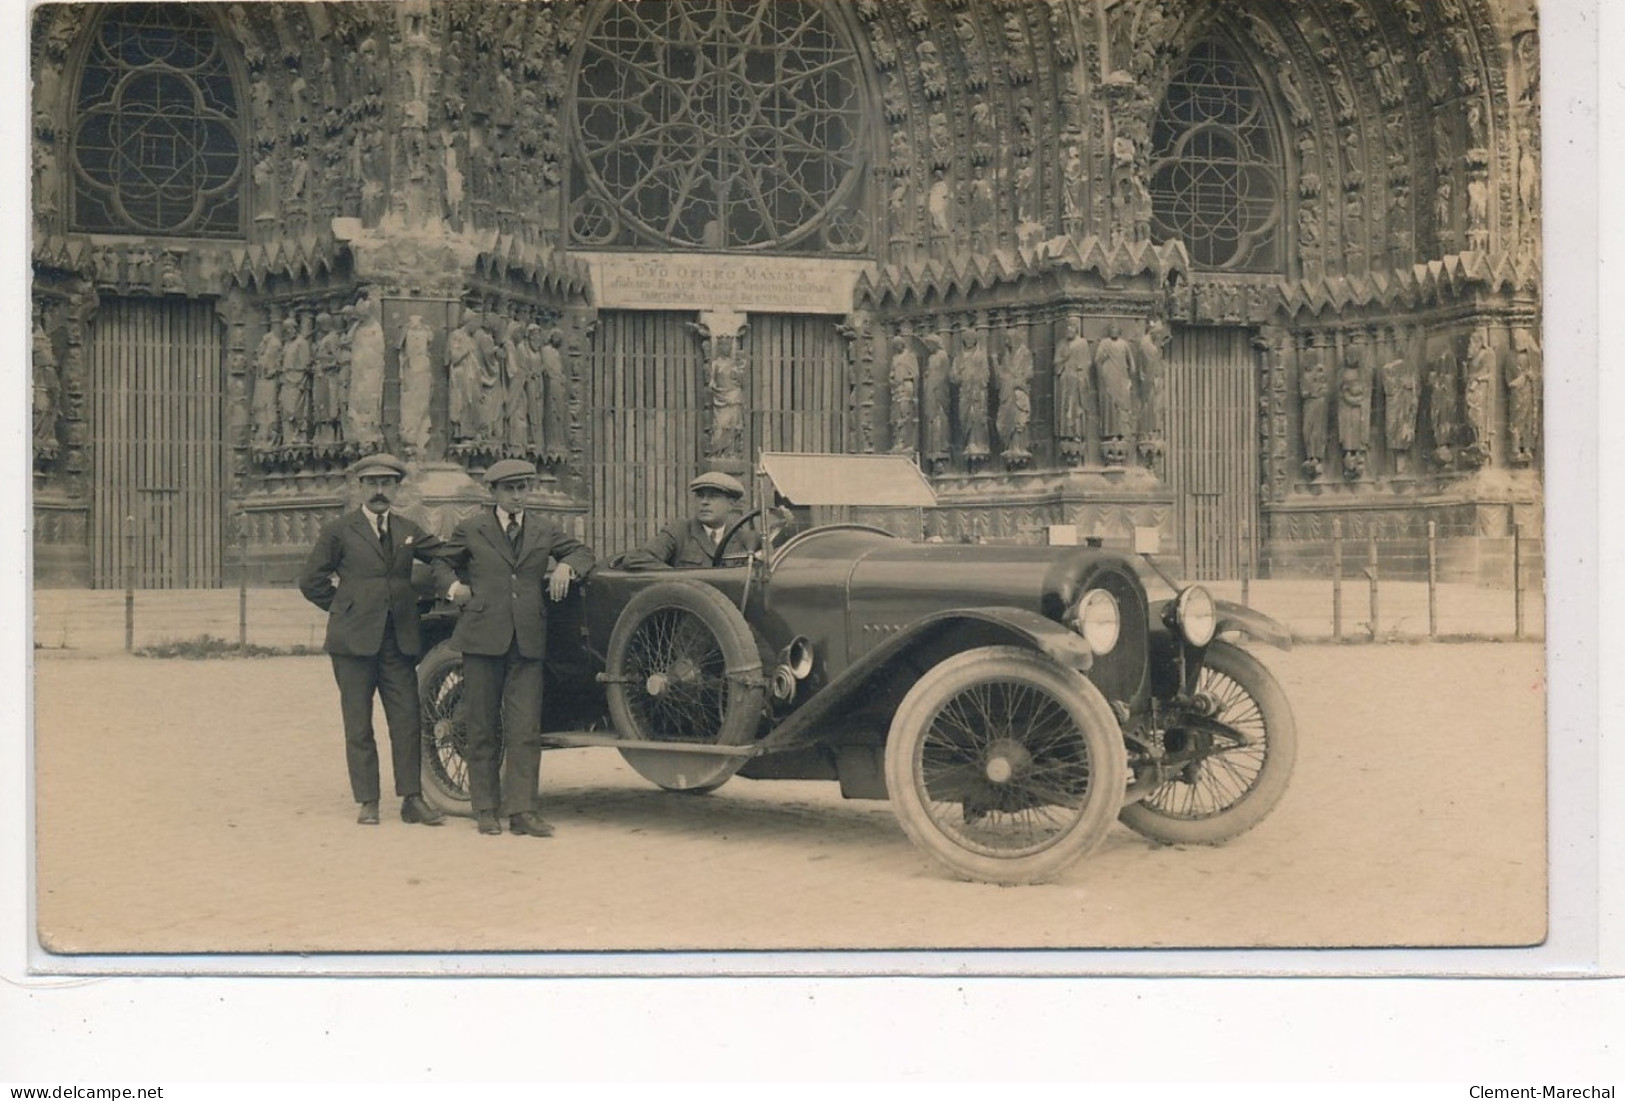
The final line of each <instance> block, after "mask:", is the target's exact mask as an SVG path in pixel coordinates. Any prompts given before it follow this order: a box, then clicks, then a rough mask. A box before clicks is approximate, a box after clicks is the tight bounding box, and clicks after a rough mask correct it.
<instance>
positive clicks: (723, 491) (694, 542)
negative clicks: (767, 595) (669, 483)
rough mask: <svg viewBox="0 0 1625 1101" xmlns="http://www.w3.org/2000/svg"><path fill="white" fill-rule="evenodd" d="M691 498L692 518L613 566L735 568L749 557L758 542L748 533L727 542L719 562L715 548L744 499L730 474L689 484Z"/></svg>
mask: <svg viewBox="0 0 1625 1101" xmlns="http://www.w3.org/2000/svg"><path fill="white" fill-rule="evenodd" d="M688 490H689V493H690V494H691V495H692V496H693V498H694V515H693V516H691V517H689V518H688V519H687V520H681V521H679V522H677V523H675V524H668V525H667V526H666V527H664V528H662V529H661V530H660V533H659V534H657V535H656V536H655V537H654V538H653V539H650V540H649V541H648V542H647V543H645V544H643V545H642V546H641V547H638V548H637V549H636V550H631V551H627V552H626V554H624V555H622V556H621V560H620V561H619V562H618V563H616V565H619V566H620V567H621V568H622V569H626V570H660V569H666V568H668V567H673V566H676V567H683V566H710V565H713V564H715V565H723V566H738V565H742V564H743V563H744V562H745V561H747V560H748V559H749V558H750V555H751V553H752V552H753V551H755V550H756V548H757V546H758V545H759V544H760V542H761V540H760V539H759V538H758V537H757V535H756V533H755V532H754V531H751V530H741V531H739V532H737V533H736V534H735V535H734V536H733V538H731V539H729V540H728V545H727V548H726V550H725V551H724V552H723V557H722V561H721V562H716V553H717V548H718V546H719V545H720V544H721V542H722V537H723V536H724V535H725V534H727V531H728V528H729V526H730V525H732V524H733V523H735V522H736V521H738V519H739V517H738V516H737V515H735V510H736V509H737V508H738V507H739V504H740V502H742V501H743V500H744V499H745V487H744V486H743V485H741V484H740V482H739V479H738V478H735V477H733V476H732V475H730V474H724V473H722V472H721V471H717V470H713V471H711V472H709V473H706V474H701V475H700V476H699V477H698V478H695V479H694V480H693V481H691V482H689V483H688Z"/></svg>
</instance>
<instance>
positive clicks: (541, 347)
mask: <svg viewBox="0 0 1625 1101" xmlns="http://www.w3.org/2000/svg"><path fill="white" fill-rule="evenodd" d="M563 346H564V334H563V333H562V332H561V331H560V330H559V329H556V328H555V329H545V330H544V329H543V327H542V326H541V325H540V324H539V323H537V322H534V321H532V322H529V323H527V322H525V321H523V320H521V319H520V318H512V317H503V316H502V315H501V314H499V313H497V312H495V311H487V312H485V313H480V312H478V311H475V310H473V309H468V310H465V311H464V312H463V319H462V324H461V325H460V326H458V327H457V328H455V329H453V330H452V331H451V332H450V333H449V334H448V335H447V337H446V371H447V377H448V379H449V382H450V395H449V401H448V408H447V425H448V428H449V436H450V441H451V444H452V446H453V447H457V446H459V445H462V446H469V447H474V448H479V449H484V450H489V451H503V452H514V453H518V454H523V455H529V456H533V457H536V458H539V459H542V460H544V461H546V462H558V461H561V460H562V459H563V458H564V455H565V450H566V446H567V440H568V424H569V422H568V417H569V382H568V378H567V376H566V374H565V369H564V354H563V352H562V351H561V349H562V348H563Z"/></svg>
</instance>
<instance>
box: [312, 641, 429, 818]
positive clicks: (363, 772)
mask: <svg viewBox="0 0 1625 1101" xmlns="http://www.w3.org/2000/svg"><path fill="white" fill-rule="evenodd" d="M328 657H329V658H331V659H332V661H333V679H334V680H335V681H337V682H338V686H339V711H340V713H341V714H342V715H343V718H344V760H345V763H346V764H347V765H348V766H349V770H350V792H351V794H353V795H354V796H355V801H356V802H358V803H376V802H377V801H378V743H377V740H376V739H375V738H374V737H373V732H372V711H373V707H372V701H373V696H374V695H375V694H376V695H377V696H378V698H379V699H381V700H382V701H383V704H384V722H385V724H386V725H387V726H388V727H389V757H390V764H391V766H392V767H393V769H394V772H395V794H396V795H417V794H420V793H421V792H422V791H423V739H422V731H421V730H420V729H419V728H420V725H421V723H422V721H423V720H422V716H421V714H420V713H419V711H418V674H417V659H416V658H414V657H412V656H410V655H408V654H404V653H402V652H401V648H400V646H399V645H397V644H396V641H395V631H394V624H393V623H386V624H385V625H384V638H383V642H382V644H381V645H380V646H379V649H378V652H377V653H376V654H364V655H353V654H329V655H328Z"/></svg>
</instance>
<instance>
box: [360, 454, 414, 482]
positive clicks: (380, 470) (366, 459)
mask: <svg viewBox="0 0 1625 1101" xmlns="http://www.w3.org/2000/svg"><path fill="white" fill-rule="evenodd" d="M348 473H349V474H350V476H351V477H353V478H359V477H361V476H362V475H363V474H393V475H395V477H397V478H404V477H406V464H405V463H403V462H401V461H400V460H399V459H397V458H396V457H395V456H393V455H391V454H389V453H388V452H386V451H380V452H378V453H377V454H376V455H363V456H361V458H359V459H357V460H356V461H355V462H353V463H351V464H350V469H349V471H348Z"/></svg>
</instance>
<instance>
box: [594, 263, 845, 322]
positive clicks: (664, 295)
mask: <svg viewBox="0 0 1625 1101" xmlns="http://www.w3.org/2000/svg"><path fill="white" fill-rule="evenodd" d="M574 255H576V256H578V257H579V258H581V259H583V260H585V261H586V262H587V264H588V266H589V267H590V269H591V270H592V281H593V292H594V304H595V305H597V306H598V307H599V308H600V309H607V310H701V309H713V308H718V307H725V308H728V309H732V310H738V311H740V312H742V313H819V314H837V315H839V314H846V313H850V312H851V310H852V285H853V283H854V282H855V281H856V280H857V277H858V273H859V272H860V271H863V270H864V269H865V268H866V267H868V264H867V263H865V262H862V261H855V260H821V259H816V258H810V257H809V258H798V257H785V256H716V255H710V254H705V255H701V254H696V255H688V254H683V253H662V254H658V255H651V254H649V253H641V254H629V253H605V252H595V253H576V254H574Z"/></svg>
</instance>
